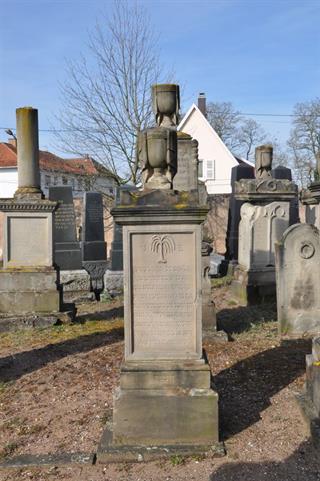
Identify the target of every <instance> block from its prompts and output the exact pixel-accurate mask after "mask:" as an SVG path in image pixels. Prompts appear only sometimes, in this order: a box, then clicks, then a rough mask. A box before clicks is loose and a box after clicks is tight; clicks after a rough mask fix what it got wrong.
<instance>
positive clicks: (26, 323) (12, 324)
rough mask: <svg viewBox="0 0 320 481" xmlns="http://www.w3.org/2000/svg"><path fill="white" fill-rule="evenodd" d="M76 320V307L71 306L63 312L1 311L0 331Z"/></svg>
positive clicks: (46, 325)
mask: <svg viewBox="0 0 320 481" xmlns="http://www.w3.org/2000/svg"><path fill="white" fill-rule="evenodd" d="M74 320H75V309H74V308H72V307H69V308H68V310H65V311H63V312H50V313H41V314H37V313H35V314H25V315H20V316H16V315H15V316H12V315H8V314H2V313H0V332H7V331H14V330H16V329H25V328H30V327H50V326H54V325H58V324H70V323H72V322H74Z"/></svg>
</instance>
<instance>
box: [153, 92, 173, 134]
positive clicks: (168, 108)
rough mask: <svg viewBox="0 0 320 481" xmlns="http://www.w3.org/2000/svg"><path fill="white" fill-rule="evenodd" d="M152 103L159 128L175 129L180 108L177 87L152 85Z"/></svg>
mask: <svg viewBox="0 0 320 481" xmlns="http://www.w3.org/2000/svg"><path fill="white" fill-rule="evenodd" d="M152 103H153V112H154V114H155V116H156V122H157V124H158V125H159V126H161V127H176V125H177V123H178V115H179V108H180V89H179V85H176V84H156V85H153V86H152Z"/></svg>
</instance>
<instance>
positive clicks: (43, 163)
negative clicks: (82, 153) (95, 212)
mask: <svg viewBox="0 0 320 481" xmlns="http://www.w3.org/2000/svg"><path fill="white" fill-rule="evenodd" d="M39 163H40V169H41V170H47V171H52V172H65V173H66V174H75V175H105V176H106V175H107V176H112V174H111V173H110V172H109V171H108V169H106V168H105V167H104V166H103V165H101V164H99V163H98V162H96V161H95V160H94V159H92V158H91V157H83V158H76V159H63V158H62V157H58V156H57V155H55V154H52V153H51V152H47V151H44V150H39ZM6 167H7V168H8V167H17V149H16V147H15V146H14V145H11V144H8V143H6V142H0V169H1V168H6Z"/></svg>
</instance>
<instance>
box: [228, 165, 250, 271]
mask: <svg viewBox="0 0 320 481" xmlns="http://www.w3.org/2000/svg"><path fill="white" fill-rule="evenodd" d="M241 179H254V168H253V167H251V166H250V165H248V164H239V165H236V166H235V167H232V169H231V195H230V203H229V212H228V228H227V241H226V244H227V253H226V258H227V259H228V260H229V261H230V262H232V261H233V263H236V262H237V260H238V242H239V223H240V209H241V206H242V204H243V203H244V202H245V201H243V200H242V201H241V200H238V199H236V198H235V182H237V181H238V180H241Z"/></svg>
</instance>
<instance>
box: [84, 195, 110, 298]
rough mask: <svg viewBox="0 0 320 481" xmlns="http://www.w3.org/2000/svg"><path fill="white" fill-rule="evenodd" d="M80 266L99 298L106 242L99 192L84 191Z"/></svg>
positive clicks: (105, 257) (101, 288) (101, 287)
mask: <svg viewBox="0 0 320 481" xmlns="http://www.w3.org/2000/svg"><path fill="white" fill-rule="evenodd" d="M81 248H82V266H83V267H84V269H85V270H86V271H87V272H88V274H89V275H90V284H91V288H90V290H91V291H93V292H94V293H95V296H96V299H97V300H99V299H100V293H101V292H102V291H103V289H104V281H103V278H104V273H105V271H106V268H107V244H106V242H105V240H104V224H103V198H102V194H100V193H99V192H85V194H84V215H83V226H82V241H81Z"/></svg>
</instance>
